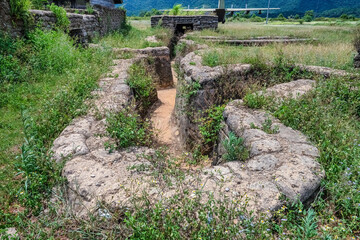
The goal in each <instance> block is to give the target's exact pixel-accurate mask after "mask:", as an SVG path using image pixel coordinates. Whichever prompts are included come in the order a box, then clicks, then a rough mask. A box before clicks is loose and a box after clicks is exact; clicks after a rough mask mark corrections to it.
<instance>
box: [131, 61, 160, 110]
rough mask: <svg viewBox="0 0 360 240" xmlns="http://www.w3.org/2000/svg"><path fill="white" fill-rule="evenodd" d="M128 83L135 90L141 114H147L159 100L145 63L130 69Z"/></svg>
mask: <svg viewBox="0 0 360 240" xmlns="http://www.w3.org/2000/svg"><path fill="white" fill-rule="evenodd" d="M126 83H127V84H128V85H129V86H130V87H131V88H132V89H133V91H134V95H135V99H136V101H137V104H138V106H137V107H138V109H139V111H140V113H142V114H143V113H144V114H146V112H147V110H148V108H149V107H150V106H151V105H152V104H153V103H154V102H155V101H156V100H157V95H156V94H157V93H156V88H155V84H154V82H153V80H152V76H151V75H149V73H148V71H147V69H146V67H145V63H136V64H133V65H132V66H131V67H130V70H129V78H128V79H127V80H126Z"/></svg>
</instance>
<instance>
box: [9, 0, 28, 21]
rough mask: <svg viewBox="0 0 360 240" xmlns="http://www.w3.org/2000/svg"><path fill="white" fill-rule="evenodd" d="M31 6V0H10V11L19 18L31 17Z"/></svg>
mask: <svg viewBox="0 0 360 240" xmlns="http://www.w3.org/2000/svg"><path fill="white" fill-rule="evenodd" d="M30 8H31V1H30V0H10V13H11V15H12V16H15V17H16V18H17V19H23V20H26V19H27V18H28V17H29V9H30Z"/></svg>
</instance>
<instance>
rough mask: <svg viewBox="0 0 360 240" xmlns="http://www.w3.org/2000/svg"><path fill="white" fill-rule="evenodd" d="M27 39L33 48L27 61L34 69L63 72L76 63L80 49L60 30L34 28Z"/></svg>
mask: <svg viewBox="0 0 360 240" xmlns="http://www.w3.org/2000/svg"><path fill="white" fill-rule="evenodd" d="M29 40H30V42H31V43H32V48H33V54H32V56H31V57H30V60H29V61H30V64H31V66H32V67H33V68H34V70H35V71H53V72H56V73H63V72H65V71H66V70H67V69H69V68H71V67H72V65H74V64H75V63H76V61H77V59H78V58H79V56H80V54H81V51H82V50H79V51H78V50H76V49H75V48H74V47H73V41H72V40H71V39H70V37H69V36H67V35H66V34H63V33H62V32H60V31H41V30H39V29H36V30H35V31H34V32H32V33H30V34H29Z"/></svg>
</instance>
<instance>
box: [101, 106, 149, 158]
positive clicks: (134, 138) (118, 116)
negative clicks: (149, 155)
mask: <svg viewBox="0 0 360 240" xmlns="http://www.w3.org/2000/svg"><path fill="white" fill-rule="evenodd" d="M106 131H107V133H108V136H109V137H111V138H112V139H114V140H115V143H116V148H117V149H123V148H127V147H131V146H150V145H151V143H152V140H153V137H154V133H153V131H152V130H151V128H150V122H149V121H143V120H142V118H141V117H140V115H139V114H137V113H136V111H135V110H134V109H133V107H131V106H129V107H127V108H124V109H122V110H121V111H120V112H118V113H110V114H108V116H107V117H106ZM105 147H106V148H107V149H108V150H109V151H112V150H113V149H114V147H113V146H112V145H111V143H108V144H107V146H105Z"/></svg>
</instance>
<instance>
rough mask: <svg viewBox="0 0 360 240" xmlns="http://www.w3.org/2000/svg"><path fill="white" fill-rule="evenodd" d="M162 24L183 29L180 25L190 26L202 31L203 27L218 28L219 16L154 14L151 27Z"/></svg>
mask: <svg viewBox="0 0 360 240" xmlns="http://www.w3.org/2000/svg"><path fill="white" fill-rule="evenodd" d="M158 25H161V26H162V27H166V28H171V29H174V31H175V30H181V29H179V27H182V26H189V27H190V28H191V30H195V31H201V30H203V29H216V28H217V27H218V17H217V16H205V15H198V16H153V17H151V27H156V26H158Z"/></svg>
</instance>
